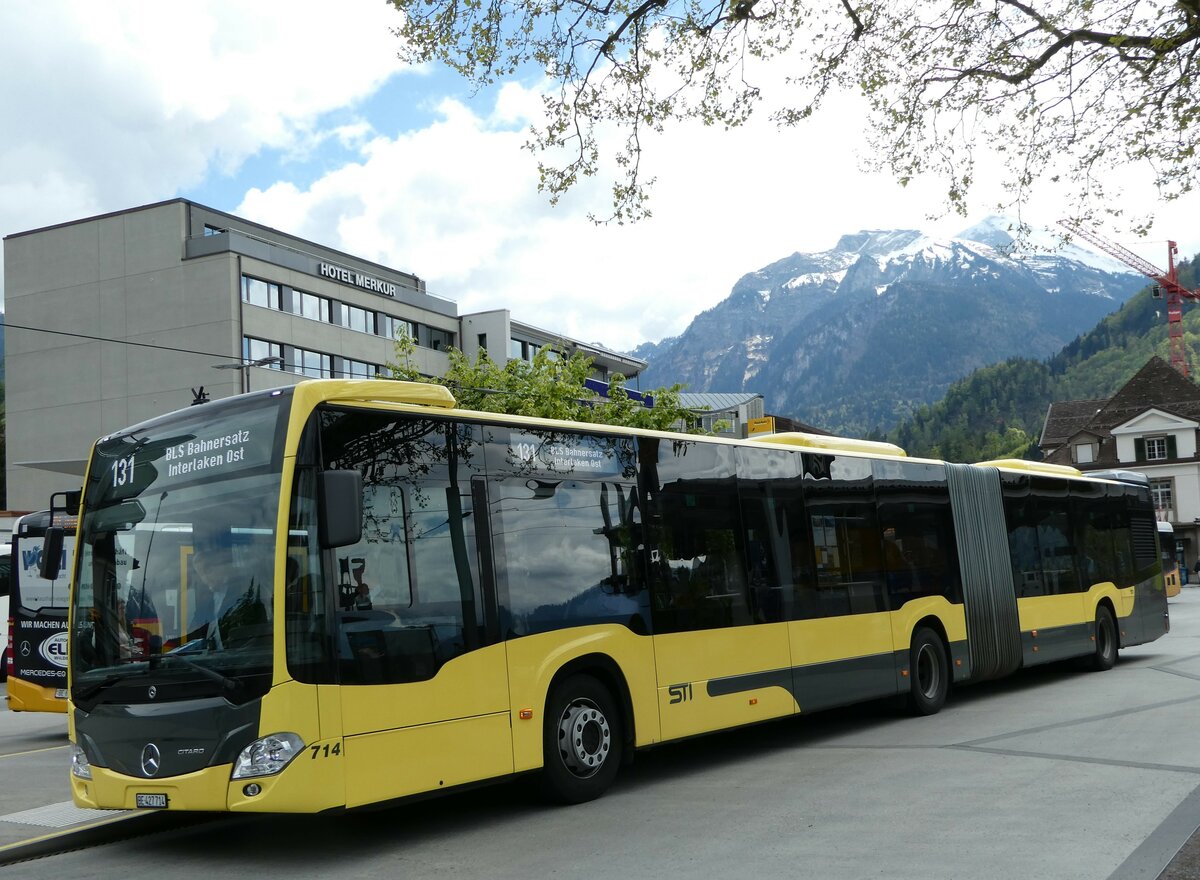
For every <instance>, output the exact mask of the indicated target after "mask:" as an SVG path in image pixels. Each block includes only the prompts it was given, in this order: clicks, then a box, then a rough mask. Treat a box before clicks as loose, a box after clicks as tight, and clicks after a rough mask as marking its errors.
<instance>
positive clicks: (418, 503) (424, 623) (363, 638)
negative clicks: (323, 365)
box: [323, 412, 513, 807]
mask: <svg viewBox="0 0 1200 880" xmlns="http://www.w3.org/2000/svg"><path fill="white" fill-rule="evenodd" d="M327 419H328V422H327V424H326V426H325V428H324V432H323V433H324V436H323V452H324V455H325V459H326V466H327V467H332V468H354V469H358V470H360V471H362V472H364V473H365V474H367V478H366V480H365V482H364V489H363V535H362V539H361V541H360V542H359V543H357V544H354V545H351V546H348V547H340V548H337V549H336V550H334V551H333V552H332V567H333V572H332V574H333V578H334V585H333V589H332V594H333V595H334V596H335V597H336V598H335V602H336V609H335V612H334V617H335V618H336V621H337V625H336V631H335V638H336V662H337V675H338V680H339V682H340V693H341V699H340V711H341V723H342V728H343V736H344V752H345V754H344V760H345V767H346V802H347V806H349V807H354V806H359V805H361V804H366V803H373V802H378V801H382V800H388V799H391V798H397V797H403V796H406V795H411V794H416V793H419V792H426V791H438V790H445V789H449V788H451V787H453V786H456V785H460V784H465V783H468V782H474V781H478V780H483V779H489V778H493V777H498V776H503V775H506V774H509V773H511V772H512V769H513V756H512V731H511V726H510V722H509V698H508V674H507V662H506V658H505V646H504V644H503V643H500V642H498V641H497V639H496V638H495V635H494V626H487V625H485V619H486V618H487V617H488V616H489V615H490V616H491V617H492V618H493V619H494V611H489V610H488V609H494V593H492V592H491V591H490V588H489V589H488V590H485V589H484V588H483V586H482V585H481V564H480V561H481V558H482V556H483V555H485V554H483V553H482V552H481V549H482V548H481V546H480V544H481V542H483V543H486V540H487V537H486V529H483V530H482V532H483V534H480V522H481V520H485V519H486V516H485V515H484V514H485V511H486V507H485V506H482V505H485V504H486V496H485V495H483V494H482V489H481V488H480V487H482V486H483V454H482V449H481V440H480V433H481V431H480V429H479V428H478V427H475V426H463V425H459V424H457V423H453V422H442V421H434V420H426V421H421V422H413V421H411V420H408V419H403V418H397V417H396V415H395V414H387V413H365V412H345V413H340V412H339V413H332V412H331V413H328V414H327ZM487 573H488V574H489V575H490V571H489V572H487ZM485 593H486V594H487V598H486V599H485Z"/></svg>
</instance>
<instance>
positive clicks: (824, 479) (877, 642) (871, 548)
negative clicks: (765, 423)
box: [789, 453, 897, 712]
mask: <svg viewBox="0 0 1200 880" xmlns="http://www.w3.org/2000/svg"><path fill="white" fill-rule="evenodd" d="M803 461H804V468H803V469H804V474H803V487H804V510H803V513H802V514H800V515H797V516H795V517H794V519H795V520H797V522H796V523H795V524H794V527H793V534H792V537H793V540H794V541H795V542H796V547H795V550H794V553H793V557H792V558H793V564H794V565H795V566H796V568H795V572H794V575H793V578H792V581H793V584H794V585H795V594H796V599H795V602H796V605H795V609H794V612H793V614H792V615H791V619H792V623H791V624H789V626H790V635H791V651H792V662H793V663H794V665H795V670H794V676H795V688H796V699H797V701H798V702H799V704H800V711H801V712H811V711H814V710H816V709H824V708H828V707H831V706H842V705H848V704H850V703H855V702H859V701H862V700H869V699H874V698H876V697H883V696H888V695H891V694H894V693H896V692H897V675H896V659H895V657H896V653H897V652H896V650H895V649H896V647H897V646H895V645H893V642H892V622H891V615H890V614H889V613H888V604H887V597H886V591H885V583H886V582H885V579H884V575H885V571H886V568H887V566H886V562H885V559H884V546H883V543H882V541H881V537H882V535H883V530H882V529H881V528H880V523H879V521H878V512H877V508H876V504H875V492H874V477H873V473H872V467H871V462H870V461H868V460H865V459H855V458H850V457H848V456H837V455H818V454H815V453H804V454H803ZM887 525H888V526H891V525H893V524H891V523H888V524H887Z"/></svg>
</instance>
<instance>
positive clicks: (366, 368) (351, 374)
mask: <svg viewBox="0 0 1200 880" xmlns="http://www.w3.org/2000/svg"><path fill="white" fill-rule="evenodd" d="M378 372H379V367H378V366H376V365H375V364H368V363H365V362H364V361H352V360H350V358H345V359H344V360H343V361H342V376H343V377H344V378H346V379H373V378H375V375H376V374H377V373H378Z"/></svg>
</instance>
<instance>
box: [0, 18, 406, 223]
mask: <svg viewBox="0 0 1200 880" xmlns="http://www.w3.org/2000/svg"><path fill="white" fill-rule="evenodd" d="M394 24H395V13H394V12H393V11H391V10H390V9H389V8H387V7H386V6H385V4H383V3H379V2H373V3H369V2H357V3H339V4H336V6H335V5H331V4H330V3H328V2H323V0H292V2H288V3H286V4H279V3H276V4H266V3H241V2H233V0H210V2H206V3H196V4H174V3H169V4H168V3H161V4H153V5H151V4H146V3H142V2H135V0H112V2H109V0H106V2H104V3H94V2H77V0H57V2H55V0H39V2H37V3H4V4H0V79H3V81H4V82H5V83H6V84H7V86H6V88H5V89H4V90H3V91H2V92H0V116H2V117H3V118H4V119H5V120H7V122H8V125H7V126H6V129H7V131H6V137H5V138H4V139H2V140H0V231H2V232H3V233H5V234H7V233H9V232H14V231H20V230H24V229H30V228H35V227H37V226H40V225H44V224H48V223H56V222H64V221H68V220H73V219H77V218H79V217H84V216H87V215H89V214H93V213H97V212H103V211H110V210H119V209H122V208H127V207H131V206H133V205H137V204H143V203H146V202H153V201H158V200H160V199H163V198H169V197H171V196H172V195H174V194H175V193H177V192H178V191H179V190H180V189H182V188H186V187H189V186H193V185H196V184H198V183H199V182H200V181H202V180H203V179H204V178H205V177H206V176H207V175H211V174H214V173H221V172H229V171H231V170H234V169H236V168H237V167H238V166H240V165H241V164H242V163H243V162H244V161H245V160H246V159H247V157H249V156H252V155H254V154H255V153H257V152H258V151H260V150H262V149H264V148H278V149H284V148H287V147H288V146H290V145H292V144H296V143H299V144H305V143H307V141H308V139H309V138H310V136H311V133H312V132H311V130H312V128H313V126H314V124H315V122H316V120H317V119H318V117H319V116H320V115H321V114H322V113H326V112H329V111H332V110H337V109H339V108H345V107H348V106H351V105H353V104H354V103H356V102H358V101H360V100H362V99H364V98H366V97H367V96H369V95H370V94H372V93H373V92H374V91H375V90H376V89H378V88H379V86H380V85H381V84H382V83H383V82H384V81H385V80H386V79H387V78H388V77H389V76H391V75H393V74H395V73H396V72H397V71H399V70H400V69H401V67H402V65H401V63H400V61H399V60H398V59H397V58H396V42H395V37H393V36H392V35H391V33H390V32H389V31H388V27H389V26H390V25H394Z"/></svg>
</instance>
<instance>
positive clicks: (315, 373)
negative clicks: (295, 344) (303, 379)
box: [289, 348, 333, 379]
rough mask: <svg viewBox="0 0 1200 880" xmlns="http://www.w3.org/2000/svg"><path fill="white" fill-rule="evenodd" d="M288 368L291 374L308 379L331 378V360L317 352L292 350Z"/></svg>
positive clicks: (299, 349)
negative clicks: (297, 374)
mask: <svg viewBox="0 0 1200 880" xmlns="http://www.w3.org/2000/svg"><path fill="white" fill-rule="evenodd" d="M289 366H290V368H291V370H292V372H293V373H299V374H300V375H301V376H307V377H308V378H310V379H329V378H331V377H332V376H333V359H332V358H331V357H330V356H329V355H327V354H322V353H321V352H319V351H308V350H306V349H303V348H293V349H292V362H291V364H290V365H289Z"/></svg>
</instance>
